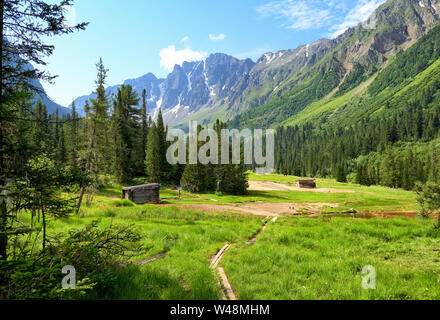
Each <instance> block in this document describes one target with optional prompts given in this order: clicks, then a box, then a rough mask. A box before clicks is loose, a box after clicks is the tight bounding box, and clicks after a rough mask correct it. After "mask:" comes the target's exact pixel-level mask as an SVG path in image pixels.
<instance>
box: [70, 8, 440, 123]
mask: <svg viewBox="0 0 440 320" xmlns="http://www.w3.org/2000/svg"><path fill="white" fill-rule="evenodd" d="M439 21H440V0H389V1H387V2H386V3H384V4H382V5H381V6H380V7H379V8H378V9H377V10H376V11H375V12H374V13H373V15H371V16H370V17H369V19H368V20H367V21H365V22H363V23H361V24H359V25H358V26H356V27H354V28H350V29H348V30H347V31H345V32H344V33H343V34H341V35H340V36H339V37H337V38H336V39H332V40H329V39H321V40H318V41H315V42H313V43H310V44H307V45H303V46H300V47H298V48H296V49H291V50H282V51H278V52H275V53H271V52H268V53H265V54H263V55H262V57H261V58H260V59H259V60H258V61H256V62H253V61H252V60H251V59H245V60H240V59H237V58H234V57H232V56H229V55H226V54H222V53H216V54H211V55H210V56H209V57H208V58H206V59H205V60H203V61H199V62H184V63H183V64H182V65H181V66H180V65H176V66H175V67H174V70H173V71H172V72H171V73H170V74H169V75H168V76H167V78H166V79H158V78H157V77H156V76H154V75H153V74H152V73H148V74H146V75H144V76H142V77H140V78H137V79H131V80H126V81H125V82H124V83H123V84H125V85H127V84H130V85H131V86H132V87H133V88H134V90H135V91H136V92H137V93H138V94H139V96H141V93H142V91H143V90H144V89H146V91H147V99H148V106H147V110H148V112H149V113H150V115H151V116H152V117H153V118H155V117H156V116H157V113H158V111H159V109H162V113H163V116H164V120H165V122H166V123H167V124H168V125H169V126H172V127H183V128H185V127H186V126H187V125H188V120H198V121H199V122H200V123H201V124H207V123H209V122H211V121H214V120H216V119H217V118H219V119H221V120H224V121H229V122H230V123H231V125H232V126H234V127H244V126H246V127H262V128H267V127H275V126H279V125H287V124H289V125H290V124H296V123H298V121H299V120H298V119H300V120H301V121H303V120H305V119H309V118H310V117H313V116H316V114H319V112H320V111H319V110H320V107H322V106H323V105H327V104H329V103H332V108H331V113H330V114H335V113H338V112H343V108H341V107H342V106H344V105H346V104H347V103H348V101H351V100H353V99H355V97H357V96H361V95H362V94H363V93H364V92H365V91H366V90H367V88H368V87H369V86H370V85H371V84H372V83H373V82H374V80H375V79H376V77H377V76H378V74H380V73H381V72H383V70H385V69H386V68H388V67H389V65H390V63H391V62H392V61H393V59H395V57H396V55H399V54H401V53H402V52H405V51H406V50H408V49H409V48H411V47H412V46H413V45H414V44H415V43H416V42H417V41H418V40H419V39H421V38H422V37H424V36H425V35H426V34H427V33H428V32H429V31H430V30H431V29H432V28H434V27H435V26H436V25H437V24H438V22H439ZM120 86H121V85H116V86H112V87H109V88H107V89H106V91H107V93H108V94H109V95H110V96H111V95H112V94H116V92H117V89H118V88H119V87H120ZM90 98H93V94H90V95H85V96H82V97H79V98H77V99H75V100H74V102H75V105H76V107H77V110H78V112H79V113H80V114H83V107H84V104H85V101H86V100H88V99H90ZM334 101H336V102H334ZM325 110H326V111H328V110H329V108H326V109H325Z"/></svg>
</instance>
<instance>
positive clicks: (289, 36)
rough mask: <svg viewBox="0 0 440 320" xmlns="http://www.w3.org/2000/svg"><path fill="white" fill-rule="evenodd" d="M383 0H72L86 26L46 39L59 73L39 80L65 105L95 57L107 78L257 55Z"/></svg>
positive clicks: (92, 73)
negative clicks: (210, 58)
mask: <svg viewBox="0 0 440 320" xmlns="http://www.w3.org/2000/svg"><path fill="white" fill-rule="evenodd" d="M383 2H385V1H384V0H340V1H337V0H221V1H220V0H217V1H214V0H184V1H182V0H124V1H121V0H76V1H75V5H74V7H73V8H71V10H70V12H69V13H68V18H69V21H68V22H69V23H73V22H83V21H87V22H90V25H89V26H88V28H87V29H86V31H82V32H78V33H75V34H73V35H72V34H71V35H67V36H62V37H55V38H49V39H48V43H51V44H53V45H55V48H56V49H55V53H54V55H53V56H52V57H50V58H48V59H47V62H48V63H49V65H48V66H47V67H46V68H47V70H48V71H50V72H51V73H52V74H55V75H58V76H59V77H58V78H57V79H56V80H55V84H54V85H51V84H43V85H44V87H45V89H46V91H47V93H48V95H49V96H50V97H51V98H52V99H53V100H55V101H56V102H57V103H59V104H61V105H65V106H67V105H68V104H70V102H71V101H72V99H74V98H76V97H78V96H80V95H84V94H89V93H90V92H92V91H93V89H94V81H95V78H96V70H95V64H96V62H97V61H98V60H99V58H100V57H102V58H103V60H104V64H105V66H106V67H107V68H108V69H110V71H109V74H108V79H107V84H108V85H115V84H118V83H122V82H123V81H124V80H126V79H130V78H137V77H139V76H141V75H144V74H146V73H148V72H152V73H154V74H155V75H156V76H157V77H166V75H167V74H168V73H169V71H170V69H172V67H173V66H174V64H176V63H181V62H182V61H185V60H200V59H203V58H204V57H206V56H207V55H209V54H210V53H216V52H222V53H226V54H230V55H233V56H235V57H237V58H251V59H253V60H254V61H255V60H257V59H258V58H259V57H260V56H261V55H262V54H263V53H265V52H268V51H272V52H273V51H278V50H283V49H293V48H296V47H297V46H299V45H302V44H306V43H310V42H312V41H315V40H317V39H320V38H333V37H335V36H336V35H338V34H339V33H341V32H343V31H344V30H345V29H346V28H347V27H350V26H354V25H356V24H358V23H359V22H361V21H364V20H365V19H366V18H368V16H369V15H370V14H371V13H372V12H373V11H374V9H375V8H376V7H378V6H379V5H380V4H381V3H383Z"/></svg>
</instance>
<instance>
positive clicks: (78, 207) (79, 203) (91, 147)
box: [76, 124, 96, 214]
mask: <svg viewBox="0 0 440 320" xmlns="http://www.w3.org/2000/svg"><path fill="white" fill-rule="evenodd" d="M93 126H94V128H93V133H92V140H91V141H90V149H89V154H88V155H87V162H86V172H87V173H89V172H90V166H91V161H92V152H93V147H94V145H95V135H96V124H94V125H93ZM85 191H86V187H85V186H82V187H81V191H80V193H79V198H78V203H77V205H76V214H78V213H79V210H81V204H82V200H83V197H84V193H85Z"/></svg>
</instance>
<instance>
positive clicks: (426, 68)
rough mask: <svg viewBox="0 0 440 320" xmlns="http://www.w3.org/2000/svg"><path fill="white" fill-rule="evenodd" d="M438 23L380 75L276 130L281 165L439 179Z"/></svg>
mask: <svg viewBox="0 0 440 320" xmlns="http://www.w3.org/2000/svg"><path fill="white" fill-rule="evenodd" d="M439 74H440V26H437V27H435V28H434V29H432V30H431V31H430V32H429V33H428V34H427V35H426V36H424V37H422V38H421V39H420V40H419V41H418V42H416V43H415V44H414V45H413V46H412V47H410V48H409V49H408V50H407V51H401V52H400V53H398V54H397V55H396V57H395V58H393V59H391V60H390V61H389V64H388V65H387V66H386V67H385V68H384V69H383V70H382V71H380V72H379V73H378V74H377V76H375V77H372V78H371V79H370V80H369V81H367V82H365V83H363V84H361V85H359V86H358V87H356V88H354V89H352V90H350V91H348V92H347V93H345V94H343V95H340V96H337V97H333V98H331V99H328V101H323V100H321V102H322V103H319V102H316V103H314V104H312V105H309V106H307V107H306V108H305V109H304V110H303V111H301V112H299V113H298V114H296V115H295V116H293V117H292V118H291V119H289V120H288V121H286V122H285V123H284V125H285V126H282V127H280V128H279V129H278V139H277V142H278V145H277V167H278V170H279V171H281V172H285V173H293V174H298V175H312V176H315V175H322V176H336V177H338V178H339V179H340V180H345V178H346V176H347V175H349V174H352V178H353V179H355V180H357V182H359V183H362V184H385V185H389V186H396V187H404V188H408V189H410V188H412V186H413V185H414V183H415V182H416V181H427V180H432V181H438V180H439V171H438V168H439V164H440V163H439V160H440V159H439V146H440V141H439V129H440V91H439V89H440V78H439Z"/></svg>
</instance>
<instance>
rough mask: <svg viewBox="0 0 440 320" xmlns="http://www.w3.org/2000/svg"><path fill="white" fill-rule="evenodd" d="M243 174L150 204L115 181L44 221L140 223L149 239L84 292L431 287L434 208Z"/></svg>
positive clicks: (424, 295)
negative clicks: (102, 283)
mask: <svg viewBox="0 0 440 320" xmlns="http://www.w3.org/2000/svg"><path fill="white" fill-rule="evenodd" d="M250 179H251V182H250V186H251V188H250V191H249V195H247V196H241V197H238V196H221V195H218V194H197V195H196V194H187V193H184V194H183V195H182V198H181V199H179V198H178V196H177V195H178V194H177V192H176V191H173V190H169V189H166V190H162V191H161V198H162V201H163V202H164V204H161V205H134V204H133V205H132V204H127V203H124V202H121V201H118V200H116V199H117V198H118V197H119V195H120V188H119V187H111V188H107V189H105V190H102V191H101V193H100V194H99V195H98V196H97V197H96V198H95V200H94V202H93V203H92V204H91V205H89V206H86V207H84V210H83V211H82V213H81V215H80V216H72V217H68V218H64V219H61V220H52V221H50V225H49V228H48V230H49V232H50V233H59V232H65V231H67V230H69V229H74V228H79V227H82V226H84V225H86V224H88V223H90V222H92V221H94V220H99V224H100V225H102V226H106V225H107V226H108V225H112V224H113V225H114V224H132V225H134V226H136V227H137V229H138V230H139V231H141V232H142V235H143V244H144V245H145V247H146V248H148V250H146V251H145V252H143V253H142V255H141V256H139V257H137V258H136V259H133V261H131V263H130V261H127V262H126V263H128V265H127V266H125V267H122V268H121V270H120V271H119V272H118V280H117V286H116V287H115V288H114V289H113V290H111V291H109V292H107V293H106V296H100V297H90V298H100V299H221V298H224V297H226V298H228V297H229V298H231V297H234V298H237V299H251V300H252V299H440V233H439V232H438V230H435V229H434V225H435V223H436V222H435V221H434V220H433V219H422V218H420V217H417V216H416V210H417V207H416V204H415V195H414V194H413V193H411V192H407V191H403V190H392V189H386V188H383V187H362V186H358V185H352V184H341V183H337V182H335V181H331V180H320V179H318V181H317V183H318V190H315V191H310V190H309V191H304V190H296V189H295V188H294V187H292V185H294V180H295V178H294V177H288V176H278V175H270V176H257V175H253V174H251V176H250ZM266 181H267V182H266ZM391 217H393V219H381V218H391ZM366 218H368V219H366ZM225 245H226V246H227V248H226V250H224V251H220V249H222V248H225ZM219 251H220V253H221V257H217V258H215V257H216V254H218V253H219ZM216 259H217V262H216V264H215V266H213V265H212V263H211V262H212V261H215V260H216ZM366 266H373V267H374V268H375V272H376V289H375V290H365V289H363V287H362V281H363V277H365V276H366V274H362V271H363V269H364V267H366ZM225 279H226V282H225ZM228 286H229V290H226V289H228V288H227V287H228Z"/></svg>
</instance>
